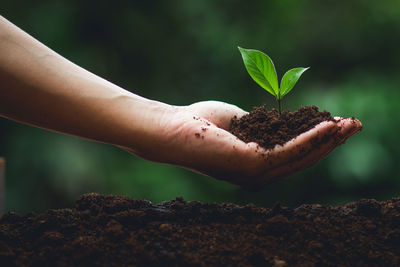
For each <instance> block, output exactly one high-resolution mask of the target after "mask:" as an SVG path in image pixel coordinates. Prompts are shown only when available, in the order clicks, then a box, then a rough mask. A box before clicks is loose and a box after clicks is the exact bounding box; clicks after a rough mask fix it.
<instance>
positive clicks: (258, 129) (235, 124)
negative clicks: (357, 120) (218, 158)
mask: <svg viewBox="0 0 400 267" xmlns="http://www.w3.org/2000/svg"><path fill="white" fill-rule="evenodd" d="M323 121H335V119H334V118H333V117H332V116H331V114H330V113H329V112H327V111H322V112H320V111H318V107H316V106H306V107H301V108H299V109H298V110H297V111H295V112H290V111H288V110H284V111H282V114H281V116H279V114H278V110H276V109H272V110H268V109H267V108H266V106H265V105H264V106H260V107H254V108H253V110H252V111H251V112H250V113H249V114H247V115H245V116H243V117H241V118H240V119H238V118H233V119H232V124H231V127H230V129H229V131H230V132H231V133H232V134H233V135H235V136H237V137H238V138H239V139H240V140H242V141H244V142H246V143H249V142H256V143H257V144H259V145H260V146H261V147H264V148H266V149H269V148H273V147H275V145H283V144H284V143H286V142H287V141H289V140H291V139H293V138H294V137H296V136H298V135H300V134H302V133H304V132H306V131H308V130H310V129H311V128H313V127H314V126H315V125H317V124H319V123H320V122H323Z"/></svg>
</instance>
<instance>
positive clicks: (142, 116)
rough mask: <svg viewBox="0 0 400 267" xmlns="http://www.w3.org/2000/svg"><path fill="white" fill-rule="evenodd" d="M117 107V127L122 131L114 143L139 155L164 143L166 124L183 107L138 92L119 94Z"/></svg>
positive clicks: (115, 102) (115, 100) (114, 102)
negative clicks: (136, 93)
mask: <svg viewBox="0 0 400 267" xmlns="http://www.w3.org/2000/svg"><path fill="white" fill-rule="evenodd" d="M113 106H115V110H116V112H117V114H118V119H117V120H116V123H117V125H118V126H117V128H116V129H117V131H118V132H120V133H121V134H120V135H118V134H117V136H119V137H118V138H116V140H115V142H113V144H114V145H117V146H119V147H123V148H125V149H128V150H129V151H131V152H134V153H135V154H142V151H147V150H149V149H153V148H155V147H156V146H157V143H161V142H163V136H164V134H163V130H164V128H165V127H164V125H165V123H167V122H168V119H169V117H170V116H171V115H172V114H174V112H177V111H178V110H179V109H180V107H177V106H172V105H168V104H165V103H162V102H159V101H154V100H150V99H146V98H143V97H140V96H137V95H134V94H127V95H123V96H119V97H116V98H115V99H114V101H113Z"/></svg>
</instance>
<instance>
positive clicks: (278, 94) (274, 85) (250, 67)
mask: <svg viewBox="0 0 400 267" xmlns="http://www.w3.org/2000/svg"><path fill="white" fill-rule="evenodd" d="M238 48H239V51H240V53H241V54H242V58H243V62H244V65H245V67H246V69H247V72H248V73H249V74H250V76H251V78H253V80H254V81H255V82H256V83H258V84H259V85H260V86H261V87H262V88H264V89H265V90H266V91H267V92H268V93H270V94H272V95H273V96H275V98H276V100H277V101H278V110H279V116H280V115H281V100H282V98H283V97H284V96H285V95H287V94H288V93H289V92H290V91H291V90H292V89H293V87H294V85H295V84H296V83H297V81H298V80H299V78H300V76H301V75H302V74H303V72H305V71H306V70H308V69H309V68H294V69H291V70H288V71H287V72H286V73H285V75H283V77H282V80H281V85H280V86H278V76H277V74H276V70H275V66H274V63H273V62H272V59H271V58H270V57H269V56H267V55H266V54H264V53H263V52H261V51H258V50H254V49H244V48H241V47H238Z"/></svg>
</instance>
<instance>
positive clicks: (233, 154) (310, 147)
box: [128, 101, 362, 188]
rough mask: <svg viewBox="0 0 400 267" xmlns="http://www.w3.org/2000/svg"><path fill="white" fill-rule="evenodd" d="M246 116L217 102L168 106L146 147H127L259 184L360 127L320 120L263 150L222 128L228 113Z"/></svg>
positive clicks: (307, 161) (305, 162)
mask: <svg viewBox="0 0 400 267" xmlns="http://www.w3.org/2000/svg"><path fill="white" fill-rule="evenodd" d="M245 114H247V112H245V111H243V110H242V109H240V108H238V107H236V106H233V105H230V104H226V103H223V102H217V101H206V102H199V103H195V104H192V105H190V106H185V107H173V108H171V110H170V112H167V114H166V117H164V118H163V120H162V121H158V122H157V124H158V125H159V126H160V127H159V129H158V130H157V131H158V136H157V138H155V139H153V140H154V141H153V143H152V144H151V146H152V148H151V149H149V147H147V148H146V149H143V150H142V151H137V150H136V151H133V150H131V149H128V150H129V151H130V152H133V153H135V154H137V155H139V156H141V157H143V158H146V159H149V160H153V161H158V162H164V163H170V164H175V165H180V166H182V167H185V168H188V169H191V170H194V171H196V172H200V173H202V174H205V175H208V176H211V177H214V178H217V179H220V180H225V181H228V182H230V183H234V184H237V185H240V186H243V187H248V188H260V187H262V186H265V185H266V184H269V183H271V182H274V181H276V180H279V179H281V178H284V177H287V176H289V175H291V174H293V173H295V172H298V171H300V170H302V169H305V168H307V167H310V166H312V165H313V164H315V163H316V162H318V161H319V160H321V159H322V158H323V157H325V156H326V155H327V154H328V153H330V152H331V151H332V150H333V149H335V148H336V147H337V146H338V145H340V144H342V143H343V142H344V141H345V140H346V139H348V138H349V137H350V136H352V135H353V134H355V133H357V132H358V131H360V130H361V128H362V124H361V122H360V121H359V120H357V119H350V118H339V117H337V118H336V119H337V120H338V122H337V123H335V122H322V123H320V124H318V125H317V126H316V127H314V128H312V129H311V130H309V131H307V132H305V133H303V134H301V135H299V136H298V137H296V138H295V139H292V140H290V141H289V142H287V143H286V144H284V145H283V146H277V147H275V148H274V149H269V150H265V149H263V148H261V147H259V146H258V145H257V144H256V143H247V144H246V143H244V142H243V141H241V140H239V139H238V138H237V137H235V136H233V135H232V134H230V133H229V132H228V131H227V130H228V128H229V126H230V124H231V119H232V118H233V116H237V117H239V118H240V117H241V116H243V115H245ZM155 140H158V141H155Z"/></svg>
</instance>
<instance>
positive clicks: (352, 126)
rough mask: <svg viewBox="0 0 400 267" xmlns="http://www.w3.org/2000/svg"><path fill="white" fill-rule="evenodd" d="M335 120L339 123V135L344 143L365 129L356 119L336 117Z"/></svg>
mask: <svg viewBox="0 0 400 267" xmlns="http://www.w3.org/2000/svg"><path fill="white" fill-rule="evenodd" d="M335 119H336V120H338V121H339V122H338V125H339V128H340V130H339V133H338V134H339V136H340V137H341V139H342V143H343V142H344V141H346V140H347V139H348V138H349V137H351V136H352V135H354V134H356V133H358V132H359V131H361V130H362V128H363V125H362V123H361V121H359V120H358V119H356V118H342V117H335Z"/></svg>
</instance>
